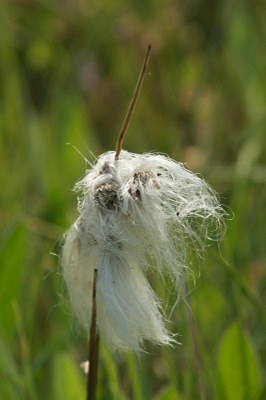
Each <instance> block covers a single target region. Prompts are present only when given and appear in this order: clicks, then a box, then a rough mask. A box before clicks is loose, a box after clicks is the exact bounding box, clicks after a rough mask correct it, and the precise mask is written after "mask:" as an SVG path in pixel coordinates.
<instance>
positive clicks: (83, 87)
mask: <svg viewBox="0 0 266 400" xmlns="http://www.w3.org/2000/svg"><path fill="white" fill-rule="evenodd" d="M0 11H1V12H0V33H1V35H0V154H1V159H0V160H1V164H0V182H1V210H0V218H1V233H0V235H1V236H0V237H1V246H0V257H1V264H0V321H1V322H0V398H1V399H5V400H9V399H10V400H13V399H30V400H33V399H38V400H39V399H46V400H50V399H51V400H55V399H56V400H61V399H64V400H68V399H69V400H70V399H75V400H78V399H82V398H84V392H85V377H84V376H83V373H82V371H81V369H80V368H79V363H80V362H81V361H83V360H84V359H86V357H87V339H86V338H85V337H84V336H83V335H80V334H79V333H78V332H77V331H76V329H75V327H74V325H73V323H72V322H71V316H70V312H69V308H68V306H67V304H66V301H65V299H64V298H65V297H64V295H65V293H64V289H63V286H62V282H61V278H60V274H59V273H58V257H56V256H53V255H51V254H50V253H56V254H58V252H59V251H60V240H61V237H62V234H63V232H64V231H65V230H66V229H67V227H68V226H69V225H70V224H71V223H72V222H73V221H74V219H75V218H76V216H77V213H76V211H75V205H76V198H75V196H74V195H73V194H72V193H71V188H72V187H73V184H74V182H75V181H76V180H77V179H78V178H80V177H81V176H82V175H83V173H84V171H85V169H86V167H87V166H86V163H85V162H84V159H83V158H82V157H81V155H80V154H79V153H78V152H77V151H76V150H75V149H74V148H73V146H75V147H76V148H77V149H79V151H80V152H81V153H82V154H83V155H84V156H85V157H87V158H88V159H90V160H92V159H93V157H92V155H91V153H90V152H92V153H93V154H94V155H96V156H97V155H99V154H100V153H102V152H104V151H107V150H110V149H114V145H115V142H116V138H117V135H118V132H119V129H120V126H121V123H122V120H123V117H124V114H125V111H126V108H127V105H128V102H129V98H130V96H131V93H132V90H133V87H134V85H135V82H136V78H137V75H138V71H139V68H140V64H141V62H142V58H143V55H144V53H145V50H146V46H147V44H148V43H151V44H152V46H153V49H152V57H151V60H150V64H149V71H150V72H151V74H150V75H148V76H147V77H146V80H145V83H144V87H143V90H142V93H141V98H140V99H139V102H138V105H137V108H136V111H135V114H134V117H133V121H132V124H131V127H130V130H129V132H128V134H127V137H126V139H125V143H124V147H125V148H126V149H128V150H129V151H132V152H144V151H151V150H154V151H159V152H163V153H168V154H169V155H170V156H171V157H173V158H175V159H177V160H180V161H182V162H185V163H187V165H188V167H189V168H191V169H192V170H194V171H197V172H200V173H202V175H203V176H204V177H205V178H206V179H207V180H208V181H209V182H210V183H211V185H212V186H213V187H214V188H215V189H216V190H217V191H218V192H219V193H221V197H222V202H223V203H224V204H225V205H226V206H229V207H231V209H232V210H233V212H234V218H233V219H231V220H230V221H229V222H228V230H227V234H226V237H225V240H224V241H223V243H222V244H221V248H220V250H219V249H217V248H216V247H215V246H213V247H210V248H209V249H208V252H207V253H206V258H205V260H202V261H201V262H200V268H199V266H198V265H196V266H195V270H196V271H199V270H200V272H201V276H200V278H199V279H197V281H196V285H195V286H193V283H191V284H190V287H191V289H193V291H191V293H190V304H191V308H192V312H193V316H194V320H195V329H196V334H197V340H198V344H199V352H200V358H199V359H198V358H197V357H195V355H194V350H193V345H192V338H191V336H192V334H191V330H190V328H189V323H188V319H187V317H186V310H185V306H184V304H182V302H181V303H180V304H179V305H178V307H177V308H176V309H175V312H174V314H173V319H174V324H171V325H170V328H171V330H172V331H174V332H179V333H180V342H182V346H180V347H177V348H174V349H160V348H148V351H149V352H148V353H147V354H144V355H143V356H142V357H141V358H140V360H138V359H136V357H135V356H134V355H132V354H131V353H129V354H124V355H115V356H112V355H111V354H110V353H109V352H108V351H107V350H106V349H105V348H104V346H103V345H102V344H101V350H100V360H99V387H98V399H101V400H103V399H108V400H109V399H136V400H142V399H143V400H144V399H154V400H163V399H164V400H166V399H168V400H172V399H182V400H191V399H200V397H201V398H204V397H203V393H204V391H205V392H206V399H218V400H231V399H232V400H262V399H264V398H265V396H266V389H265V387H266V386H265V385H266V382H265V376H266V312H265V291H266V269H265V267H266V252H265V223H266V189H265V184H266V166H265V162H266V152H265V150H266V132H265V126H266V111H265V100H266V85H265V81H266V52H265V43H266V24H265V18H266V6H265V2H263V1H247V0H222V1H210V2H208V1H206V0H205V1H204V0H202V1H174V0H165V1H148V0H145V1H140V0H134V1H129V2H124V1H121V0H117V1H107V0H105V1H95V0H92V1H89V0H76V1H74V0H61V1H56V0H6V1H2V2H1V5H0ZM67 143H71V144H72V145H73V146H69V145H67ZM155 234H156V233H155ZM155 286H156V290H157V293H159V295H160V296H162V297H164V298H165V299H168V301H169V304H171V301H172V300H173V301H174V295H173V296H172V297H173V299H169V292H167V291H166V290H165V289H164V288H163V287H162V285H161V283H160V282H157V281H156V283H155ZM136 295H138V294H137V293H136ZM263 296H264V297H263ZM197 361H198V362H199V367H198V368H197V367H196V364H197ZM199 376H201V381H202V387H203V389H202V388H200V384H199ZM200 393H201V395H200Z"/></svg>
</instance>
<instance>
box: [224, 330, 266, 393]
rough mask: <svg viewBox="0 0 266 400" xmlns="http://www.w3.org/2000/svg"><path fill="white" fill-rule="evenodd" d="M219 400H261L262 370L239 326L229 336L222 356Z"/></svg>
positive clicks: (226, 334) (225, 340) (227, 333)
mask: <svg viewBox="0 0 266 400" xmlns="http://www.w3.org/2000/svg"><path fill="white" fill-rule="evenodd" d="M218 376H219V383H220V387H219V390H220V393H219V399H223V400H257V399H259V394H260V392H261V382H260V378H259V368H258V365H257V360H256V357H255V353H254V349H253V347H252V344H251V342H250V340H249V338H248V337H247V335H245V333H244V332H243V331H242V330H241V328H240V327H239V325H238V324H237V323H235V324H233V325H232V326H231V327H230V328H229V329H228V331H227V332H226V333H225V335H224V338H223V339H222V342H221V345H220V351H219V356H218Z"/></svg>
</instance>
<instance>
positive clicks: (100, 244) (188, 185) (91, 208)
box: [61, 151, 224, 351]
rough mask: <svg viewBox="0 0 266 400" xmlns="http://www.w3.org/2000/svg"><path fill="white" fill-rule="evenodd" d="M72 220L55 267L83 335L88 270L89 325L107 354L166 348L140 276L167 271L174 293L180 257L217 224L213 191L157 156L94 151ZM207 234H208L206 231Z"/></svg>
mask: <svg viewBox="0 0 266 400" xmlns="http://www.w3.org/2000/svg"><path fill="white" fill-rule="evenodd" d="M74 190H75V191H77V192H79V193H81V197H80V199H79V203H78V211H79V213H80V216H79V218H78V219H77V220H76V222H75V223H74V224H73V226H72V227H71V228H70V230H69V231H68V232H67V234H66V236H65V242H64V246H63V251H62V257H61V263H62V273H63V277H64V280H65V282H66V285H67V289H68V294H69V298H70V302H71V305H72V308H73V312H74V314H75V316H76V318H77V320H78V321H79V323H80V324H81V325H82V326H83V327H84V328H85V329H86V330H89V327H90V319H91V308H92V286H93V275H94V270H95V269H97V271H98V278H97V295H96V303H97V328H98V331H99V333H100V335H101V336H102V338H103V340H104V341H105V343H106V344H107V345H108V346H109V348H110V349H112V350H125V349H133V350H135V351H139V350H141V349H142V348H143V341H144V340H146V339H148V340H150V341H152V342H153V343H157V344H160V345H165V344H171V343H173V342H174V336H173V335H172V334H171V333H169V331H168V330H167V328H166V321H165V320H166V318H165V315H164V312H163V309H162V306H161V303H160V301H159V299H158V298H157V296H156V295H155V293H154V291H153V290H152V288H151V286H150V284H149V282H148V280H147V278H146V274H147V272H148V271H149V270H150V269H153V270H156V271H158V272H159V274H161V275H163V274H168V275H169V276H170V278H171V279H172V280H173V282H174V284H175V286H176V287H177V289H179V290H182V288H181V286H182V282H183V281H184V276H185V275H186V252H187V248H188V246H190V245H192V246H193V247H194V248H195V249H196V251H197V250H200V249H202V248H203V247H204V243H205V242H206V239H208V238H209V235H210V236H213V234H214V233H215V232H214V231H215V230H217V231H218V232H219V230H220V228H221V225H223V223H222V221H223V215H224V212H223V209H222V208H221V206H220V204H219V201H218V198H217V196H216V194H215V192H214V191H213V190H212V189H211V188H210V187H209V185H208V184H207V183H206V182H205V181H204V180H203V179H201V178H200V177H198V176H197V175H195V174H193V173H191V172H190V171H188V170H187V169H186V168H185V167H184V166H183V165H182V164H180V163H178V162H175V161H174V160H172V159H170V158H168V157H167V156H164V155H160V154H152V153H147V154H134V153H129V152H127V151H122V152H121V154H120V157H119V159H118V160H115V153H114V152H107V153H104V154H102V155H101V156H100V157H99V158H98V160H97V162H96V163H95V165H94V166H93V167H92V168H91V169H90V170H88V171H87V173H86V175H85V177H84V178H83V179H82V180H80V181H79V182H78V183H77V184H76V186H75V188H74ZM213 230H214V231H213Z"/></svg>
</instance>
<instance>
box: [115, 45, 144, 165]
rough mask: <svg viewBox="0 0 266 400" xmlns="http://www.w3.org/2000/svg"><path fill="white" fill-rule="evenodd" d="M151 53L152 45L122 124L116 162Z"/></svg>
mask: <svg viewBox="0 0 266 400" xmlns="http://www.w3.org/2000/svg"><path fill="white" fill-rule="evenodd" d="M150 53H151V45H150V44H149V46H148V48H147V52H146V55H145V58H144V61H143V64H142V67H141V70H140V73H139V77H138V80H137V84H136V86H135V90H134V93H133V96H132V99H131V101H130V103H129V106H128V109H127V113H126V116H125V119H124V121H123V124H122V128H121V132H120V135H119V137H118V140H117V144H116V152H115V160H118V159H119V155H120V153H121V150H122V145H123V140H124V137H125V134H126V132H127V128H128V126H129V123H130V120H131V117H132V114H133V111H134V109H135V106H136V102H137V100H138V97H139V93H140V89H141V86H142V83H143V80H144V76H145V71H146V68H147V65H148V62H149V58H150Z"/></svg>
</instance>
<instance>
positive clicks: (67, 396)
mask: <svg viewBox="0 0 266 400" xmlns="http://www.w3.org/2000/svg"><path fill="white" fill-rule="evenodd" d="M52 374H53V375H52V388H51V392H52V395H51V399H53V400H61V399H62V400H63V399H64V400H82V399H85V393H86V391H85V378H84V380H82V372H81V369H80V368H79V367H78V365H77V364H76V362H75V361H74V360H73V358H71V357H70V356H69V355H68V354H66V353H60V354H57V355H56V356H55V358H54V360H53V368H52Z"/></svg>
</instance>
